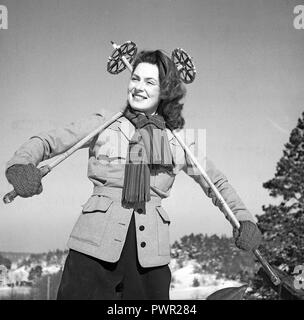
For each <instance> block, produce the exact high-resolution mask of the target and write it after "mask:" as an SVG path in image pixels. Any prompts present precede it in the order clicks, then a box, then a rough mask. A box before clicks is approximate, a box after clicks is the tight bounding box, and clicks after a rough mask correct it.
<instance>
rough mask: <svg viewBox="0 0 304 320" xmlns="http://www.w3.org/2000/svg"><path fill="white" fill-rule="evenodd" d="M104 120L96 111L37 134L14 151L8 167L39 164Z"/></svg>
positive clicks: (87, 144) (63, 149)
mask: <svg viewBox="0 0 304 320" xmlns="http://www.w3.org/2000/svg"><path fill="white" fill-rule="evenodd" d="M104 122H105V118H104V117H103V116H102V115H101V114H99V113H96V114H94V115H91V116H90V117H88V118H87V119H84V120H78V121H75V122H72V123H70V124H69V125H66V126H64V127H62V128H56V129H53V130H50V131H46V132H42V133H40V134H38V135H35V136H33V137H31V138H30V139H29V140H28V141H26V142H25V143H24V144H22V145H21V147H20V148H19V149H18V150H17V151H16V152H15V153H14V155H13V157H12V158H11V159H10V160H9V161H8V162H7V164H6V169H8V168H9V167H10V166H12V165H14V164H28V163H33V164H34V165H35V166H37V165H38V164H39V163H40V162H41V161H44V160H47V159H50V158H52V157H54V156H56V155H59V154H61V153H63V152H65V151H67V150H68V149H70V148H71V147H72V146H74V145H75V144H76V143H77V142H79V141H80V140H81V139H83V138H85V137H86V136H87V135H88V134H89V133H91V132H92V131H93V130H94V129H96V128H98V127H99V126H100V125H102V123H104ZM91 140H92V139H91ZM90 142H91V141H88V142H87V143H86V144H85V145H83V146H82V148H86V147H88V146H89V144H90Z"/></svg>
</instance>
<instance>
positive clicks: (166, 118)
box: [6, 50, 260, 300]
mask: <svg viewBox="0 0 304 320" xmlns="http://www.w3.org/2000/svg"><path fill="white" fill-rule="evenodd" d="M133 70H134V72H133V73H132V75H131V79H130V82H129V85H128V91H127V106H126V108H125V110H124V112H123V115H122V117H121V118H119V119H117V120H116V121H115V122H114V123H113V124H112V125H111V126H109V127H108V128H107V129H106V130H104V131H103V132H101V133H99V134H98V135H96V136H95V137H94V138H92V139H91V140H90V141H89V142H88V143H87V144H86V145H85V146H84V147H87V148H88V149H89V161H88V178H89V179H90V181H92V183H93V193H92V195H91V197H90V198H89V199H88V201H87V202H86V203H85V204H84V205H83V209H82V211H81V214H80V216H79V218H78V220H77V222H76V224H75V226H74V228H73V230H72V233H71V235H70V238H69V241H68V247H69V249H70V251H69V254H68V257H67V259H66V262H65V266H64V271H63V274H62V279H61V284H60V287H59V290H58V299H87V300H88V299H92V300H93V299H94V300H97V299H99V300H104V299H111V300H113V299H125V300H130V299H136V300H138V299H150V300H151V299H157V300H159V299H169V288H170V281H171V272H170V269H169V266H168V264H169V262H170V237H169V225H170V217H169V215H168V214H167V212H166V211H165V210H164V209H163V207H162V203H161V202H162V199H165V198H167V197H168V196H169V194H170V190H171V188H172V186H173V183H174V180H175V177H176V175H177V174H178V173H179V172H180V171H181V170H183V171H184V172H186V173H187V174H188V175H189V176H190V177H192V178H193V179H194V180H195V181H196V182H197V183H199V185H200V186H201V187H202V189H203V191H204V192H205V194H206V195H207V196H208V197H210V198H211V199H212V201H213V203H214V204H215V205H217V206H218V207H219V208H220V209H221V210H223V208H222V207H221V204H220V203H219V201H217V197H216V195H215V194H214V192H212V190H210V188H209V187H208V185H207V184H206V182H205V181H204V179H203V178H202V177H201V176H200V175H198V174H197V173H196V172H195V170H194V169H193V163H192V162H191V160H190V159H189V158H188V157H187V155H186V154H185V152H184V150H183V148H182V147H181V146H180V145H179V143H178V141H177V140H176V138H175V137H174V135H173V134H172V132H171V130H173V129H182V128H183V126H184V123H185V121H184V118H183V116H182V108H183V103H181V100H182V98H183V97H184V95H185V92H186V91H185V88H184V85H183V83H182V81H181V78H180V75H179V72H178V70H177V68H176V66H175V64H174V63H173V61H172V60H171V59H170V58H169V57H168V56H167V55H165V54H164V53H163V52H162V51H160V50H156V51H142V52H140V53H139V54H138V56H137V57H136V59H135V61H134V65H133ZM105 121H106V119H105V117H104V116H103V115H101V114H94V115H92V116H91V117H89V118H88V119H85V120H80V121H77V122H73V123H71V124H69V125H67V126H65V127H63V128H59V129H55V130H52V131H47V132H43V133H40V134H39V135H36V136H34V137H32V138H31V139H30V140H29V141H28V142H26V143H24V144H23V145H22V146H21V147H20V148H19V149H18V150H17V152H16V153H15V154H14V157H13V158H12V159H11V160H10V161H9V162H8V163H7V170H6V176H7V179H8V181H9V182H10V183H11V184H12V185H13V186H14V189H15V191H16V193H17V194H18V195H19V196H22V197H31V196H33V195H35V194H39V193H41V192H42V185H41V173H40V170H38V169H37V167H36V166H37V165H38V164H39V163H40V162H41V161H43V160H46V159H49V158H52V157H54V156H56V155H58V154H62V153H64V152H66V151H67V150H68V149H69V148H71V147H72V146H73V145H75V144H76V143H77V142H78V141H79V140H81V139H82V138H83V137H85V136H87V135H88V133H90V132H92V130H93V129H95V128H97V127H99V126H100V125H101V124H103V123H104V122H105ZM126 124H127V125H126ZM128 126H129V127H130V128H131V129H132V130H126V128H127V127H128ZM117 141H120V142H121V143H117ZM190 145H191V146H194V142H193V141H189V146H190ZM121 146H123V147H121ZM134 159H136V161H134ZM199 160H200V161H203V159H199ZM206 172H207V174H208V176H209V177H210V179H211V181H212V182H213V183H214V185H215V186H216V187H217V188H218V189H219V191H220V193H221V195H222V196H223V198H224V199H225V201H226V202H227V203H228V204H229V206H230V207H231V209H232V211H233V213H234V214H235V216H236V217H237V219H239V220H240V222H241V228H240V232H239V233H238V234H236V235H235V237H236V244H237V245H238V246H239V247H240V248H242V249H245V250H251V249H252V248H255V247H257V246H258V244H259V241H260V233H259V230H258V228H257V226H256V225H255V223H254V218H253V216H252V214H251V213H250V212H248V210H247V209H246V207H245V206H244V204H243V203H242V201H241V199H240V198H239V197H238V195H237V193H236V192H235V190H234V189H233V188H232V187H231V186H230V184H229V183H228V181H227V178H226V177H225V176H224V175H223V174H222V173H221V172H220V171H218V170H217V169H216V168H215V167H214V166H213V165H212V163H211V162H209V161H207V165H206ZM185 215H187V212H185Z"/></svg>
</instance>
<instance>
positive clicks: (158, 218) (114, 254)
mask: <svg viewBox="0 0 304 320" xmlns="http://www.w3.org/2000/svg"><path fill="white" fill-rule="evenodd" d="M105 121H106V117H105V116H103V115H102V114H100V113H96V114H94V115H91V116H90V117H88V118H86V119H82V120H79V121H76V122H72V123H70V124H69V125H67V126H64V127H62V128H57V129H54V130H50V131H47V132H43V133H40V134H38V135H36V136H33V137H32V138H31V139H29V140H28V141H27V142H25V143H24V144H23V145H22V146H21V147H20V148H19V149H18V150H17V151H16V152H15V154H14V156H13V157H12V159H11V160H10V161H8V163H7V166H6V168H9V167H10V166H12V165H14V164H28V163H33V164H35V165H36V166H37V165H38V164H39V163H40V162H42V161H44V160H47V159H50V158H52V157H54V156H56V155H59V154H62V153H64V152H65V151H67V150H68V149H69V148H71V147H72V146H73V145H75V144H76V143H77V142H78V141H79V140H81V139H83V138H84V137H85V136H87V135H88V134H89V133H90V132H92V131H93V130H94V129H96V128H97V127H99V126H100V125H102V123H103V122H105ZM134 131H135V128H134V126H133V125H132V124H131V123H130V122H129V120H127V119H126V118H125V117H121V118H119V119H118V120H117V121H116V122H114V123H113V124H112V125H111V126H110V127H108V128H107V129H105V130H104V131H103V132H102V133H100V134H98V135H96V136H95V137H94V138H92V139H91V140H90V141H88V142H87V143H86V144H85V145H84V146H83V148H88V153H89V160H88V178H89V179H90V180H91V181H92V183H93V192H92V195H91V197H90V198H89V199H88V201H87V202H86V203H85V204H84V205H83V208H82V211H81V213H80V215H79V218H78V220H77V222H76V224H75V226H74V228H73V230H72V233H71V235H70V237H69V240H68V247H69V248H71V249H74V250H77V251H79V252H82V253H85V254H88V255H90V256H93V257H96V258H98V259H101V260H104V261H108V262H116V261H118V259H119V257H120V254H121V251H122V248H123V245H124V242H125V238H126V234H127V230H128V227H129V223H130V220H131V217H132V214H133V213H134V215H135V225H136V239H137V253H138V260H139V263H140V265H141V266H142V267H155V266H160V265H165V264H168V263H169V262H170V236H169V225H170V217H169V215H168V214H167V212H166V211H165V210H164V208H163V207H162V205H161V200H162V199H164V198H167V197H168V196H169V194H170V190H171V188H172V185H173V183H174V180H175V177H176V175H177V174H178V173H179V172H180V171H181V170H183V171H184V172H186V173H187V174H188V175H189V176H190V177H192V178H193V179H194V180H195V181H196V182H197V183H198V184H199V185H200V186H201V187H202V189H203V191H204V193H205V194H206V195H207V196H208V197H210V198H211V199H212V202H213V203H214V205H216V206H218V207H219V209H220V210H221V211H223V209H222V207H221V205H220V203H219V201H218V200H217V198H216V197H215V194H214V192H213V191H212V190H211V188H210V187H209V185H208V184H207V183H206V182H205V180H204V179H203V178H202V177H201V175H200V174H199V172H198V170H197V169H196V168H195V167H194V166H193V165H192V163H191V161H190V160H189V159H188V157H187V156H186V153H185V152H184V150H183V149H182V147H181V146H180V145H179V143H178V141H177V140H176V139H175V137H174V135H173V134H172V132H171V131H170V130H168V129H167V135H168V140H169V144H170V147H171V151H172V156H173V165H174V169H173V172H172V171H171V172H168V171H166V170H164V169H161V170H158V169H157V170H151V178H150V186H151V200H150V201H149V202H147V203H146V204H145V206H142V207H139V208H136V210H133V209H126V208H123V207H122V205H121V194H122V187H123V179H124V169H125V161H126V157H127V152H128V144H129V141H130V140H131V137H132V136H133V134H134ZM185 137H186V138H187V135H185ZM188 140H189V139H188ZM186 144H187V145H188V147H189V148H190V150H192V151H193V152H194V154H195V150H196V149H195V148H196V147H197V145H196V142H195V140H193V141H192V139H190V141H187V140H186ZM198 160H199V162H200V163H201V164H202V165H203V166H204V167H205V170H206V173H207V174H208V176H209V178H210V179H211V181H212V182H213V184H214V185H215V186H216V187H217V189H218V190H219V192H220V193H221V195H222V196H223V198H224V199H225V201H226V202H227V204H228V206H229V207H230V208H231V210H232V212H233V213H234V214H235V215H236V218H237V219H238V220H239V221H241V220H250V221H253V222H255V219H254V217H253V215H252V214H251V213H250V212H249V211H248V210H247V209H246V207H245V205H244V204H243V202H242V200H241V199H240V197H239V196H238V194H237V193H236V191H235V190H234V188H233V187H232V186H231V185H230V184H229V183H228V180H227V178H226V176H225V175H224V174H223V173H221V172H220V171H219V170H218V169H217V168H216V167H215V166H214V165H213V163H212V162H211V161H210V160H208V159H206V158H204V159H202V158H199V159H198ZM223 212H224V211H223Z"/></svg>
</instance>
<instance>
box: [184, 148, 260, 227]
mask: <svg viewBox="0 0 304 320" xmlns="http://www.w3.org/2000/svg"><path fill="white" fill-rule="evenodd" d="M189 149H190V150H191V151H192V153H193V154H195V153H194V149H195V142H193V143H191V144H190V145H189ZM184 159H185V162H184V165H183V167H182V169H183V171H184V172H185V173H186V174H187V175H189V176H190V177H192V178H193V179H194V180H195V181H196V182H197V183H198V184H199V185H200V186H201V188H202V189H203V190H204V192H205V194H206V195H207V196H208V197H209V198H211V199H212V202H213V204H214V205H216V206H217V207H218V208H219V209H220V210H221V211H222V212H223V213H224V214H225V212H224V209H223V207H222V205H221V204H220V202H219V200H218V199H217V197H216V195H215V193H214V192H213V191H212V189H211V187H210V186H209V185H208V183H207V182H206V181H205V179H204V178H203V176H202V175H201V174H200V172H199V170H198V169H197V168H196V166H195V165H194V164H193V163H192V161H191V159H190V158H189V157H188V156H187V154H186V153H185V157H184ZM198 161H199V163H200V164H201V166H202V167H203V168H204V169H205V172H206V173H207V175H208V177H209V178H210V180H211V181H212V183H213V184H214V185H215V187H216V188H217V190H218V191H219V192H220V194H221V195H222V197H223V198H224V200H225V201H226V203H227V205H228V206H229V208H230V209H231V211H232V212H233V213H234V215H235V216H236V218H237V220H239V221H243V220H249V221H252V222H254V223H255V222H256V220H255V218H254V216H253V215H252V214H251V213H250V212H249V211H248V210H247V208H246V207H245V205H244V203H243V201H242V200H241V198H240V197H239V195H238V194H237V192H236V191H235V189H234V188H233V187H232V186H231V185H230V183H229V182H228V179H227V177H226V176H225V175H224V174H223V173H222V172H221V171H220V170H218V169H217V168H216V167H215V165H214V164H213V162H212V161H211V160H210V159H208V158H207V157H204V158H198ZM226 219H227V217H226ZM228 220H229V219H228Z"/></svg>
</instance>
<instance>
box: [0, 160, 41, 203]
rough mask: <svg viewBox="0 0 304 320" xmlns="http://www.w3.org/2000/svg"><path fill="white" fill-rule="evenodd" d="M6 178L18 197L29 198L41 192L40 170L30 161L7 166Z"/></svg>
mask: <svg viewBox="0 0 304 320" xmlns="http://www.w3.org/2000/svg"><path fill="white" fill-rule="evenodd" d="M6 178H7V180H8V182H9V183H10V184H12V185H13V187H14V189H15V191H16V193H17V194H18V195H19V196H20V197H23V198H29V197H32V196H34V195H36V194H39V193H41V192H42V184H41V179H42V174H41V171H40V170H39V169H38V168H36V167H35V165H34V164H32V163H29V164H15V165H13V166H11V167H9V168H8V169H7V170H6Z"/></svg>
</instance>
